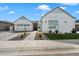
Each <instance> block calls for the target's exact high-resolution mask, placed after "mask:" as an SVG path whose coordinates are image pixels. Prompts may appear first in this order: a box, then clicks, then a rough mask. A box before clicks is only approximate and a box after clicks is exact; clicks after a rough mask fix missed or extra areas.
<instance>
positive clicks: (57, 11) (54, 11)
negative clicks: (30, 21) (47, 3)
mask: <svg viewBox="0 0 79 59" xmlns="http://www.w3.org/2000/svg"><path fill="white" fill-rule="evenodd" d="M51 12H53V13H61V12H64V13H66V14H67V15H69V16H70V17H72V18H75V17H73V16H72V15H70V14H69V13H67V12H66V11H64V10H63V9H62V8H60V7H56V8H54V9H52V10H51V11H49V12H48V13H47V14H49V13H51ZM47 14H45V15H43V16H42V18H43V17H44V16H46V15H47Z"/></svg>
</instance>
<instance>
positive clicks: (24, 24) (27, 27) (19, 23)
mask: <svg viewBox="0 0 79 59" xmlns="http://www.w3.org/2000/svg"><path fill="white" fill-rule="evenodd" d="M14 31H33V24H32V22H31V21H30V20H29V19H27V18H26V17H24V16H22V17H20V18H19V19H18V20H16V21H15V22H14Z"/></svg>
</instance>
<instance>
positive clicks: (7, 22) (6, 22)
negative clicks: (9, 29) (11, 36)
mask: <svg viewBox="0 0 79 59" xmlns="http://www.w3.org/2000/svg"><path fill="white" fill-rule="evenodd" d="M0 23H5V24H13V23H12V22H9V21H2V20H0Z"/></svg>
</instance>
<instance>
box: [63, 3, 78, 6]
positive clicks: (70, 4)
mask: <svg viewBox="0 0 79 59" xmlns="http://www.w3.org/2000/svg"><path fill="white" fill-rule="evenodd" d="M62 4H63V5H69V6H72V5H78V3H62Z"/></svg>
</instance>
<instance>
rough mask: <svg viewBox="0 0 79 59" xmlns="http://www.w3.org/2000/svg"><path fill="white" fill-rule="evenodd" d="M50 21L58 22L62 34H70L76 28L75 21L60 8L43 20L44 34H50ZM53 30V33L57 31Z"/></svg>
mask: <svg viewBox="0 0 79 59" xmlns="http://www.w3.org/2000/svg"><path fill="white" fill-rule="evenodd" d="M48 20H58V31H59V32H61V33H66V32H67V33H70V32H71V30H72V29H73V28H75V19H74V18H72V17H71V16H69V15H68V14H66V13H65V12H63V11H62V10H60V9H59V8H57V9H55V10H54V11H52V12H50V13H49V14H47V15H46V16H44V17H43V18H42V32H46V33H48V31H49V30H50V29H49V28H48ZM45 21H47V23H45ZM65 21H66V22H67V23H65ZM51 30H52V32H54V31H55V29H51Z"/></svg>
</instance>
